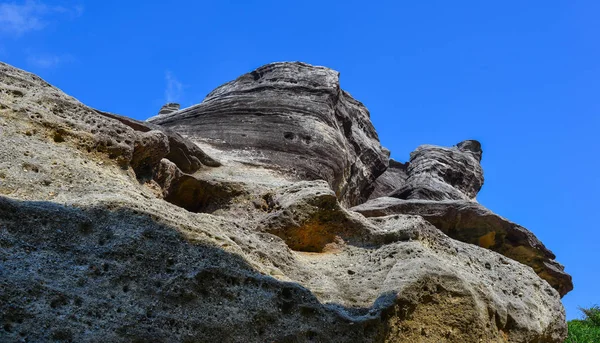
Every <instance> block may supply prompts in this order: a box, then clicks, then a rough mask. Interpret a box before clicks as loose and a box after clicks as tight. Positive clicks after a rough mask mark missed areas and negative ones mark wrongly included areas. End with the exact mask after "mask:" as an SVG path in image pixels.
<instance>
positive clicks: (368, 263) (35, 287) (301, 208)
mask: <svg viewBox="0 0 600 343" xmlns="http://www.w3.org/2000/svg"><path fill="white" fill-rule="evenodd" d="M277 75H278V76H281V77H282V79H281V80H277V79H276V77H275V76H277ZM284 76H285V77H284ZM261 77H264V78H265V80H263V85H262V88H263V89H261V86H260V79H261ZM248 78H249V79H248ZM296 79H297V80H296ZM294 81H296V82H297V83H294ZM329 81H331V82H330V83H328V82H329ZM326 85H329V86H327V87H325V86H326ZM330 86H331V87H330ZM337 86H338V85H337V74H336V73H335V72H332V71H331V70H329V69H325V68H317V67H312V66H308V65H304V64H298V63H289V64H287V63H280V64H274V65H270V66H266V67H263V68H259V69H258V70H257V71H256V72H255V73H251V74H248V75H245V76H243V77H242V78H240V79H238V80H236V81H234V82H232V83H230V84H226V85H224V86H222V87H220V88H218V89H217V90H216V91H215V92H213V93H211V95H209V98H208V99H207V100H206V101H205V102H203V103H202V104H200V105H198V106H197V110H198V111H200V110H202V111H200V112H197V115H198V117H197V118H201V117H202V118H205V119H207V118H211V116H212V118H213V120H216V113H221V114H222V115H223V116H224V117H225V118H226V117H228V116H230V115H234V114H233V113H237V114H238V117H239V118H242V119H244V120H250V119H249V118H254V117H257V118H262V119H261V120H264V125H265V126H267V127H269V128H270V129H269V130H266V129H265V130H266V131H261V130H262V129H261V128H260V127H259V125H257V124H252V125H249V127H250V128H251V129H252V130H251V131H252V132H249V133H248V135H250V134H253V135H254V137H255V139H256V141H257V142H262V143H260V144H259V143H252V144H250V143H251V142H252V141H251V140H250V139H248V140H246V141H245V142H246V143H248V147H252V149H253V150H252V151H249V150H244V147H243V146H238V145H236V144H237V143H235V140H225V142H221V141H216V140H215V139H217V138H218V137H217V136H218V135H221V136H220V137H229V136H231V137H236V136H235V135H237V134H240V135H241V131H240V130H241V129H240V126H239V124H238V125H233V123H234V121H233V119H231V118H230V119H225V122H228V123H229V124H231V125H229V126H219V125H217V124H213V125H215V126H213V128H212V129H211V130H213V131H215V133H214V136H208V138H210V139H208V138H204V137H203V136H202V135H201V134H200V133H198V132H204V133H207V135H208V132H209V131H210V130H207V129H201V128H200V127H201V125H199V124H198V123H199V122H197V123H196V124H194V125H198V126H194V125H192V124H189V123H193V122H194V121H195V120H196V119H194V118H196V117H193V116H192V114H191V113H192V112H193V111H188V110H183V111H179V112H174V113H172V114H170V115H169V114H167V115H165V118H167V119H168V118H171V119H172V122H171V123H177V124H173V125H169V126H170V128H165V127H162V126H160V125H157V124H156V123H155V121H152V122H151V123H145V122H139V121H136V120H133V119H129V118H126V117H122V116H118V115H114V114H110V113H106V112H102V111H98V110H93V109H91V108H89V107H87V106H85V105H83V104H81V103H79V102H78V101H77V100H75V99H73V98H71V97H69V96H67V95H65V94H63V93H62V92H60V91H59V90H58V89H56V88H54V87H52V86H50V85H48V84H47V83H45V82H44V81H43V80H41V79H40V78H38V77H36V76H34V75H32V74H29V73H26V72H24V71H21V70H18V69H16V68H13V67H10V66H8V65H5V64H0V142H1V143H2V144H0V330H1V331H0V337H2V339H3V340H6V341H28V342H48V341H58V342H68V341H73V342H97V341H107V342H153V341H157V342H158V341H160V342H162V341H175V342H212V341H221V342H456V343H458V342H460V343H463V342H467V343H469V342H562V341H563V340H564V337H565V335H566V323H565V313H564V309H563V307H562V304H561V302H560V294H559V292H558V291H557V290H555V289H554V288H552V286H551V284H549V283H548V282H547V281H546V280H548V278H546V276H545V275H542V274H540V273H539V271H538V270H537V269H536V270H534V269H535V267H534V269H532V268H531V267H530V266H528V265H526V264H524V263H529V261H521V260H519V257H520V256H517V255H518V254H516V253H517V252H523V253H524V254H525V255H527V256H530V257H531V260H532V261H533V260H536V261H537V259H544V260H543V261H545V262H549V263H550V262H551V260H552V258H553V255H551V253H550V252H549V251H548V250H547V249H545V248H544V247H543V245H541V243H540V242H539V241H537V239H536V238H535V237H534V236H533V235H532V234H531V233H528V234H527V235H525V236H523V235H521V236H519V234H518V233H519V232H520V231H519V230H521V229H522V228H520V227H518V226H516V225H515V224H512V223H510V222H508V221H506V220H504V219H503V218H499V217H498V218H494V219H493V220H492V219H485V218H488V217H491V216H492V215H491V214H489V213H487V212H485V209H482V208H480V207H478V205H477V204H476V203H475V202H473V201H472V200H455V201H454V202H455V203H457V204H460V208H459V211H463V212H462V213H461V216H463V217H464V216H467V217H468V216H469V215H472V216H473V218H465V219H459V218H458V217H459V216H458V215H453V214H452V211H453V210H451V209H448V210H446V209H444V208H443V207H439V206H441V205H440V204H442V203H443V202H440V201H431V200H427V201H429V202H431V203H432V204H435V206H438V207H435V206H433V207H424V208H420V207H418V206H417V208H418V210H410V211H413V212H414V213H413V214H398V213H397V212H410V211H409V210H408V209H407V208H405V207H404V208H402V209H400V210H399V209H398V208H397V207H393V206H396V205H397V204H394V205H393V206H391V205H390V206H388V205H386V206H387V207H385V206H379V207H380V208H383V207H385V210H381V212H377V213H375V212H369V211H367V210H366V209H365V208H367V207H369V206H371V207H374V205H376V204H378V203H379V202H381V201H389V202H397V203H417V202H426V201H425V200H402V199H396V198H379V199H374V200H371V201H370V202H368V203H365V204H362V205H361V207H360V208H354V209H355V210H357V211H360V212H362V213H364V215H363V214H361V213H359V212H356V211H354V210H349V209H348V208H347V205H348V204H354V203H358V202H360V199H366V197H368V193H369V189H370V188H375V189H377V188H376V187H375V185H374V183H373V182H374V180H375V178H376V177H377V175H379V174H381V172H382V171H383V169H385V165H386V164H387V161H388V154H387V153H386V152H385V150H382V149H381V148H380V147H379V143H378V142H377V139H376V135H375V134H374V131H373V132H372V133H370V130H372V126H371V124H370V123H369V121H368V116H367V117H365V116H366V115H367V112H366V110H364V107H362V105H360V104H359V103H358V102H356V101H354V100H352V99H351V98H349V96H348V95H345V93H343V91H339V90H338V92H337V93H336V94H338V96H339V97H338V98H337V100H336V101H337V103H336V102H335V101H333V102H327V101H330V100H331V101H332V99H336V98H335V97H333V98H331V97H330V92H331V90H332V89H335V88H336V87H337ZM305 88H306V89H305ZM265 92H267V93H265ZM269 92H270V93H269ZM246 93H247V94H246ZM267 94H270V95H272V96H275V95H276V96H280V97H281V99H283V100H277V99H271V100H269V98H264V97H265V96H266V95H267ZM294 96H297V99H294ZM278 106H281V107H278ZM228 108H231V111H232V112H231V113H229V112H227V111H228V110H227V109H228ZM290 108H291V109H293V111H291V110H290ZM209 109H212V110H210V111H215V112H210V111H209ZM280 110H281V111H282V112H281V113H287V114H286V115H279V116H278V115H275V113H276V112H278V111H280ZM219 111H220V112H219ZM290 111H291V112H290ZM211 113H212V114H211ZM248 113H255V114H254V117H250V116H246V115H247V114H248ZM257 113H265V116H262V117H261V116H260V115H258V114H257ZM290 113H291V114H290ZM288 115H289V116H291V117H292V118H291V119H293V120H296V121H297V122H299V123H300V124H299V125H296V126H295V125H294V124H292V122H293V121H289V120H290V118H289V117H288ZM263 117H265V118H263ZM275 118H278V119H275ZM171 119H169V120H171ZM267 119H268V120H267ZM169 120H167V121H169ZM202 120H204V119H202ZM348 122H350V123H351V125H349V124H348V125H346V126H344V125H343V124H344V123H348ZM206 123H208V122H206ZM277 123H279V124H277ZM188 124H189V125H188ZM276 124H277V125H276ZM310 125H312V126H310ZM179 127H180V128H181V129H182V131H181V133H182V135H179V134H178V133H177V131H174V130H179ZM292 127H295V128H296V129H295V130H296V131H291V129H292ZM309 127H313V129H314V130H313V131H311V132H312V135H313V136H311V137H313V138H314V139H315V141H317V142H318V144H315V149H318V151H320V152H323V153H325V152H327V153H328V154H329V155H328V156H333V151H335V149H338V148H339V149H340V150H338V153H337V155H335V160H334V161H333V162H332V161H327V160H326V157H323V158H321V159H316V160H314V161H312V162H310V163H312V164H311V165H309V166H307V167H302V165H301V163H300V162H299V161H300V159H301V157H302V156H303V155H301V154H300V153H305V154H314V152H311V151H312V150H311V149H309V148H305V149H300V148H299V147H297V146H296V145H294V144H295V143H294V144H291V143H290V144H289V145H285V144H284V145H281V146H278V147H279V149H280V150H281V151H280V152H277V151H275V150H274V149H275V147H276V145H275V143H274V142H275V141H274V140H273V139H274V138H270V137H269V136H268V135H270V134H272V131H273V130H275V129H282V128H283V129H284V130H290V131H289V132H293V133H294V135H295V136H294V137H298V136H296V134H298V133H300V132H305V131H306V132H307V131H308V128H309ZM196 129H197V130H199V131H198V132H196V131H194V130H196ZM338 129H339V130H338ZM202 130H205V131H202ZM219 130H223V131H224V132H221V133H218V132H220V131H219ZM269 132H271V133H269ZM277 132H279V133H281V132H280V131H277ZM286 132H287V131H286ZM262 135H267V137H266V138H264V140H263V138H261V137H262ZM300 137H302V136H300ZM188 138H191V139H192V140H193V141H192V140H188ZM284 140H287V138H285V137H284ZM268 142H270V143H269V144H270V145H269V144H266V143H268ZM261 144H266V145H261ZM302 144H305V143H302ZM288 148H289V150H287V149H288ZM261 149H264V154H263V155H261V154H260V153H261V151H262V150H261ZM468 149H471V148H467V147H466V146H465V145H459V146H458V147H456V148H452V149H447V150H450V151H451V153H455V154H471V155H472V156H477V151H471V152H470V153H468V152H465V150H468ZM174 151H175V152H176V153H175V155H173V153H174ZM443 151H445V150H444V149H441V150H439V151H438V152H436V154H438V153H439V155H436V156H437V157H436V159H437V160H441V159H446V158H447V157H443V156H442V155H444V154H446V152H443ZM280 153H281V154H280ZM283 156H287V157H289V158H290V159H292V157H293V158H295V159H296V160H294V161H290V163H289V165H290V166H296V168H299V169H297V173H296V174H294V173H293V172H291V171H290V169H289V168H288V167H287V166H286V165H285V163H284V160H282V158H283ZM307 156H308V155H307ZM310 156H312V155H310ZM440 156H442V157H440ZM466 156H467V157H468V155H466ZM305 157H306V156H305ZM467 157H464V159H466V158H467ZM271 158H272V160H271ZM332 158H333V157H332ZM217 159H218V161H219V162H217ZM458 159H459V161H460V160H461V157H458ZM305 160H307V159H306V158H305ZM186 161H187V162H186ZM382 161H383V162H382ZM416 162H418V161H416ZM451 162H452V161H448V163H451ZM306 163H308V161H307V162H306ZM310 163H308V164H310ZM412 163H413V161H411V164H412ZM444 163H445V162H444ZM338 164H340V165H338ZM378 164H383V167H382V168H381V169H379V167H377V165H378ZM340 166H345V167H344V168H346V167H347V169H343V168H342V173H341V174H340V175H338V174H336V173H337V172H338V171H339V169H338V168H340ZM409 167H410V165H409ZM328 168H329V169H328ZM313 169H314V170H315V173H316V171H319V170H320V169H321V172H322V175H323V177H318V175H314V177H312V176H311V177H308V175H309V174H310V173H309V171H310V170H313ZM467 169H468V168H467ZM334 170H335V171H336V172H335V173H334V172H333V171H334ZM409 170H410V168H408V170H407V175H408V177H407V182H408V181H409V180H408V179H409V178H410V172H409ZM419 170H423V168H421V169H419ZM436 170H437V171H436V173H437V174H436V176H434V177H432V179H435V180H436V181H438V180H441V177H442V176H441V175H442V174H443V172H442V171H441V169H440V168H437V169H436ZM457 170H461V169H460V168H457ZM378 173H379V174H378ZM421 174H422V175H425V173H424V172H423V173H421ZM383 175H385V174H383ZM397 175H401V174H397ZM465 175H473V173H472V171H469V170H467V171H466V172H465ZM330 176H331V177H330ZM334 176H335V177H334ZM313 178H314V179H318V178H320V179H322V180H312V179H313ZM392 179H393V180H397V178H390V180H392ZM336 180H337V181H336ZM369 180H370V181H369ZM336 182H337V183H336ZM368 182H370V184H368V185H367V183H368ZM393 182H396V181H393ZM393 182H389V183H388V187H389V185H392V184H393ZM375 184H377V182H375ZM436 187H437V186H436ZM451 187H452V188H453V189H454V191H455V192H461V193H463V194H464V195H465V196H469V195H468V194H470V193H469V192H470V190H472V189H474V188H476V183H475V182H470V183H469V182H463V181H460V182H459V181H453V183H452V186H451ZM438 188H439V187H438ZM438 188H436V189H438ZM440 189H441V188H440ZM443 190H444V192H445V191H446V190H447V189H446V188H443ZM454 191H452V192H454ZM448 192H449V193H448V194H451V192H450V191H448ZM413 194H422V193H419V192H414V193H413ZM382 199H383V200H382ZM456 206H459V205H456ZM456 206H455V207H456ZM401 207H402V206H401ZM435 208H438V210H436V211H433V209H435ZM463 208H464V209H465V210H463ZM465 211H466V212H465ZM469 211H470V212H469ZM417 212H418V213H417ZM365 215H366V216H365ZM480 217H481V218H483V219H481V218H480ZM435 218H437V219H435ZM467 219H468V221H467V222H469V223H473V224H472V225H468V226H465V230H464V232H463V233H461V234H460V235H456V236H453V235H452V232H453V227H460V225H459V224H460V223H463V222H465V220H467ZM436 220H437V221H436ZM482 220H483V223H486V225H488V226H486V228H487V230H488V231H485V230H484V229H479V226H480V225H482V224H481V223H482ZM486 220H488V221H486ZM492 221H493V224H490V223H491V222H492ZM440 222H441V224H440ZM455 224H456V225H455ZM444 225H447V227H446V226H444ZM469 230H479V231H477V232H478V233H482V234H483V233H485V232H487V233H488V234H489V232H492V231H493V232H498V233H496V234H495V236H494V237H493V238H491V239H490V238H489V237H488V236H486V237H487V238H485V237H484V239H483V240H481V241H477V242H475V241H473V240H472V239H471V238H472V237H471V236H469V235H470V234H469V233H468V231H469ZM502 230H503V231H502ZM523 230H524V229H523ZM463 234H464V236H463ZM484 236H485V235H484ZM469 237H471V238H469ZM479 242H484V243H485V244H479ZM490 242H494V244H495V245H490V244H491V243H490ZM526 242H529V245H527V244H526ZM474 243H476V244H474ZM511 244H514V246H511ZM493 250H495V251H493ZM512 253H514V254H513V255H511V254H512ZM530 265H531V264H530ZM546 270H548V269H546ZM536 272H538V273H537V274H536ZM548 273H549V272H548ZM563 275H566V274H563ZM556 279H557V280H558V279H559V277H556ZM553 286H554V285H553Z"/></svg>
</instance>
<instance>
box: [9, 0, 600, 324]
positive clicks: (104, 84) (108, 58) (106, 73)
mask: <svg viewBox="0 0 600 343" xmlns="http://www.w3.org/2000/svg"><path fill="white" fill-rule="evenodd" d="M599 14H600V3H599V2H596V1H502V2H491V1H453V2H449V1H411V2H407V1H351V0H350V1H325V0H320V1H312V0H303V1H266V0H265V1H250V0H245V1H169V2H167V1H163V2H160V1H79V2H77V1H49V0H48V1H16V2H10V1H9V2H6V1H1V2H0V60H2V61H4V62H7V63H9V64H12V65H15V66H17V67H20V68H23V69H26V70H29V71H31V72H34V73H36V74H38V75H40V76H42V77H43V78H45V79H46V80H47V81H49V82H50V83H52V84H53V85H55V86H57V87H59V88H61V89H63V90H64V91H65V92H66V93H68V94H70V95H73V96H75V97H76V98H78V99H79V100H81V101H82V102H84V103H85V104H87V105H90V106H93V107H96V108H99V109H102V110H106V111H111V112H115V113H119V114H123V115H127V116H130V117H134V118H138V119H145V118H147V117H149V116H152V115H154V114H156V113H157V111H158V110H159V108H160V106H161V105H162V104H163V103H165V102H166V101H176V102H180V103H181V104H182V105H183V106H189V105H192V104H195V103H198V102H200V101H201V100H202V99H203V98H204V96H205V95H206V94H207V93H208V92H210V91H211V90H212V89H213V88H215V87H217V86H219V85H220V84H222V83H224V82H226V81H229V80H231V79H234V78H236V77H237V76H239V75H241V74H243V73H245V72H249V71H251V70H253V69H254V68H256V67H258V66H260V65H263V64H265V63H269V62H274V61H295V60H300V61H304V62H308V63H311V64H317V65H324V66H328V67H330V68H333V69H336V70H338V71H340V72H341V82H342V87H343V88H344V89H346V90H347V91H349V92H350V93H351V94H352V95H353V96H354V97H355V98H357V99H358V100H360V101H362V102H363V103H364V104H365V105H366V106H367V107H368V108H369V110H370V111H371V116H372V120H373V123H374V125H375V127H376V128H377V130H378V132H379V135H380V139H381V141H382V143H383V145H384V146H386V147H387V148H389V149H390V150H391V151H392V156H393V157H394V158H395V159H397V160H400V161H405V160H406V159H407V158H408V154H409V153H410V151H412V150H413V149H414V148H416V147H417V146H418V145H420V144H425V143H429V144H439V145H453V144H455V143H457V142H459V141H461V140H464V139H478V140H480V141H481V142H482V144H483V149H484V155H483V161H482V164H483V167H484V170H485V178H486V183H485V185H484V186H483V189H482V191H481V193H480V195H479V201H480V202H481V203H482V204H484V205H485V206H487V207H489V208H490V209H492V210H493V211H495V212H496V213H498V214H500V215H502V216H505V217H507V218H509V219H510V220H512V221H515V222H517V223H519V224H521V225H523V226H525V227H527V228H529V229H530V230H531V231H533V232H534V233H535V234H536V235H537V236H538V237H540V239H541V240H542V241H543V242H544V243H545V244H546V245H547V246H548V247H549V248H550V249H551V250H553V251H554V252H555V253H556V255H557V256H558V260H559V261H560V262H561V263H563V264H564V265H566V270H567V271H568V272H569V273H570V274H571V275H573V278H574V283H575V290H574V291H573V292H571V293H570V294H568V295H567V296H566V297H565V298H564V299H563V301H564V304H565V306H566V308H567V314H568V317H569V318H575V317H579V316H580V313H579V312H578V310H577V308H578V306H590V305H593V304H600V294H599V293H600V292H599V291H598V290H599V289H600V287H598V284H599V283H600V268H599V267H600V262H599V261H600V248H599V245H600V228H598V224H597V223H598V220H594V219H593V218H594V217H595V214H594V213H595V212H596V211H598V210H597V207H598V205H597V198H598V195H599V194H600V173H599V167H600V162H598V157H599V156H600V154H599V153H598V151H599V148H600V144H599V143H598V141H599V137H598V135H599V129H600V100H599V99H600V98H599V95H600V44H598V43H599V42H598V37H599V36H600V21H599V20H598V16H599Z"/></svg>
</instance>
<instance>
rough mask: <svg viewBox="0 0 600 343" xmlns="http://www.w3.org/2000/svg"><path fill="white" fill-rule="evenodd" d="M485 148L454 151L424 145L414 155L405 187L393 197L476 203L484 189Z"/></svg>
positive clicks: (469, 145)
mask: <svg viewBox="0 0 600 343" xmlns="http://www.w3.org/2000/svg"><path fill="white" fill-rule="evenodd" d="M481 155H482V150H481V144H480V143H479V142H477V141H474V140H468V141H464V142H461V143H458V144H457V145H456V146H454V147H452V148H444V147H439V146H434V145H422V146H420V147H418V148H417V149H416V150H415V151H413V152H412V153H411V154H410V163H409V165H408V169H407V174H408V177H407V178H406V181H405V184H404V185H403V186H401V187H400V188H399V189H397V190H395V191H393V192H392V193H391V194H390V196H392V197H395V198H399V199H426V200H474V199H475V197H476V196H477V193H478V192H479V190H480V189H481V186H483V169H481V165H480V164H479V162H480V161H481Z"/></svg>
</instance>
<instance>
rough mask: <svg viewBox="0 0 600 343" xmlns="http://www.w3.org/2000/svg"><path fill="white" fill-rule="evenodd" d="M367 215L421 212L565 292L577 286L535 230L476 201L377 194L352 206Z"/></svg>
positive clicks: (450, 232)
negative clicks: (377, 195)
mask: <svg viewBox="0 0 600 343" xmlns="http://www.w3.org/2000/svg"><path fill="white" fill-rule="evenodd" d="M352 210H353V211H356V212H359V213H361V214H363V215H365V216H367V217H385V216H389V215H393V214H410V215H419V216H421V217H423V218H424V219H425V220H427V221H428V222H429V223H431V224H433V225H434V226H435V227H436V228H438V229H439V230H441V231H442V232H443V233H445V234H446V235H448V236H450V237H452V238H454V239H457V240H460V241H462V242H466V243H471V244H474V245H478V246H480V247H482V248H486V249H491V250H494V251H496V252H498V253H500V254H502V255H504V256H506V257H509V258H512V259H513V260H515V261H519V262H521V263H523V264H525V265H528V266H530V267H531V268H533V270H534V271H535V272H536V273H537V274H538V275H539V276H540V277H541V278H543V279H544V280H546V281H547V282H548V283H549V284H550V285H551V286H552V287H554V288H555V289H556V290H557V291H558V292H559V293H560V295H561V296H563V295H565V294H567V293H568V292H570V291H571V290H572V289H573V281H572V279H571V276H570V275H568V274H567V273H565V271H564V267H563V266H562V265H561V264H560V263H558V262H556V261H555V260H554V259H555V258H556V256H555V255H554V254H553V253H552V252H551V251H550V250H548V249H547V248H546V247H545V246H544V244H543V243H542V242H540V240H539V239H537V237H535V235H534V234H533V233H531V231H529V230H527V229H525V228H524V227H522V226H520V225H517V224H515V223H513V222H510V221H509V220H506V219H505V218H502V217H500V216H499V215H497V214H495V213H493V212H492V211H490V210H488V209H486V208H485V207H483V206H481V205H480V204H478V203H476V202H472V201H463V200H452V201H429V200H401V199H396V198H386V197H382V198H377V199H373V200H371V201H368V202H367V203H365V204H362V205H359V206H356V207H354V208H352Z"/></svg>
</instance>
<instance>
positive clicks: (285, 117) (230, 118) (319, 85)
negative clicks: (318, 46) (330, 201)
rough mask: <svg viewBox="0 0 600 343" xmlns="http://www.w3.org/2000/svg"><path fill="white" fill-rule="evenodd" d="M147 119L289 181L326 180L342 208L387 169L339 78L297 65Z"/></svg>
mask: <svg viewBox="0 0 600 343" xmlns="http://www.w3.org/2000/svg"><path fill="white" fill-rule="evenodd" d="M150 120H151V122H152V123H155V124H159V125H161V126H165V127H169V128H172V129H174V130H176V131H177V132H180V133H182V134H184V135H185V136H186V137H188V138H190V139H192V140H194V141H196V142H204V143H209V144H210V145H211V146H213V147H216V148H218V149H221V150H229V151H231V150H234V151H240V152H244V153H245V154H240V156H238V159H241V160H243V161H245V162H250V163H253V164H261V165H264V166H266V167H269V168H276V169H278V170H280V171H282V172H283V173H284V174H286V175H288V176H291V177H293V178H294V179H296V180H317V179H323V180H326V181H327V182H328V183H329V185H330V186H331V187H332V189H333V190H334V191H335V193H336V195H337V196H338V197H339V198H340V199H341V200H342V202H343V203H345V204H349V205H357V204H359V203H361V202H364V201H365V200H366V199H367V198H368V197H369V195H370V193H371V192H372V190H373V187H374V186H373V182H374V181H375V179H376V178H377V177H378V176H379V175H380V174H381V173H383V172H384V171H385V169H386V168H387V164H388V162H387V161H388V158H389V156H388V154H389V152H388V151H386V150H384V149H383V148H382V147H381V145H380V143H379V139H378V137H377V133H376V132H375V129H374V128H373V125H372V124H371V121H370V119H369V112H368V111H367V109H366V108H365V107H364V106H363V104H362V103H360V102H358V101H356V100H355V99H354V98H352V96H350V94H348V93H347V92H345V91H343V90H342V89H341V88H340V84H339V74H338V73H337V72H335V71H333V70H331V69H327V68H323V67H314V66H311V65H308V64H304V63H273V64H269V65H266V66H264V67H261V68H258V69H256V70H255V71H253V72H251V73H248V74H245V75H242V76H241V77H239V78H238V79H236V80H234V81H231V82H229V83H226V84H224V85H222V86H221V87H219V88H217V89H215V90H214V91H213V92H211V93H210V94H209V95H208V96H207V97H206V99H204V101H203V102H202V103H201V104H198V105H196V106H192V107H190V108H187V109H184V110H182V111H179V112H175V113H173V114H171V115H163V116H158V117H153V118H151V119H150Z"/></svg>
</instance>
